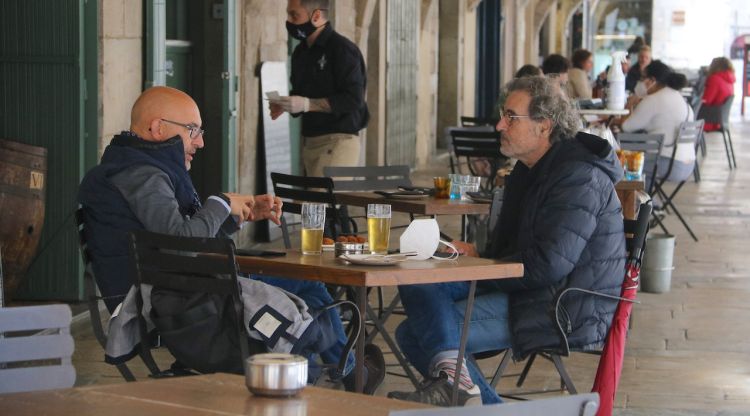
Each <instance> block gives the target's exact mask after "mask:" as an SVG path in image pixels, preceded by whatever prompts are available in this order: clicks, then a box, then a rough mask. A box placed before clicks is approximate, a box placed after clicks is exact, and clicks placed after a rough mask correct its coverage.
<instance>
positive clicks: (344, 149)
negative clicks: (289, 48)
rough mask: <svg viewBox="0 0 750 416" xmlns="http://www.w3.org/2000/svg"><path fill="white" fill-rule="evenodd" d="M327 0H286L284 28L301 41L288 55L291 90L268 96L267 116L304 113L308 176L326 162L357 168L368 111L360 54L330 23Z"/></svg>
mask: <svg viewBox="0 0 750 416" xmlns="http://www.w3.org/2000/svg"><path fill="white" fill-rule="evenodd" d="M328 7H329V0H288V3H287V9H286V12H287V22H286V28H287V31H288V32H289V35H290V36H292V37H294V38H296V39H299V40H300V41H301V42H300V44H299V45H298V46H297V47H296V48H295V49H294V52H293V53H292V75H291V83H292V91H291V93H290V94H291V95H290V96H289V97H279V99H278V100H271V101H270V104H271V118H272V119H274V120H275V119H276V118H278V117H279V116H280V115H281V114H282V113H283V112H288V113H290V114H291V115H292V116H295V117H296V116H299V115H300V114H302V136H303V140H304V149H303V153H302V159H303V162H304V164H305V171H306V172H307V175H308V176H323V167H325V166H356V165H358V162H359V152H360V148H361V141H360V137H359V131H360V130H362V129H363V128H364V127H365V126H367V121H368V120H369V118H370V113H369V112H368V111H367V103H365V88H366V86H367V78H366V73H365V62H364V59H363V58H362V53H361V52H360V51H359V49H358V48H357V46H356V45H355V44H354V43H352V42H351V41H350V40H349V39H347V38H345V37H343V36H341V35H340V34H338V33H336V31H334V30H333V28H332V27H331V24H330V22H329V21H328Z"/></svg>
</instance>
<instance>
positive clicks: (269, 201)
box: [249, 194, 284, 225]
mask: <svg viewBox="0 0 750 416" xmlns="http://www.w3.org/2000/svg"><path fill="white" fill-rule="evenodd" d="M282 205H284V204H283V203H282V202H281V199H280V198H279V197H276V196H273V195H268V194H266V195H256V196H255V204H254V205H253V206H252V212H251V214H250V218H249V220H250V221H259V220H271V222H273V223H274V224H277V225H278V224H281V207H282Z"/></svg>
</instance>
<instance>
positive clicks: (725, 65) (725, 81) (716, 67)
mask: <svg viewBox="0 0 750 416" xmlns="http://www.w3.org/2000/svg"><path fill="white" fill-rule="evenodd" d="M734 81H735V77H734V67H733V66H732V61H730V60H729V59H727V58H725V57H723V56H721V57H718V58H714V59H713V60H712V61H711V65H710V66H709V67H708V78H706V88H705V89H704V90H703V105H721V104H722V103H724V101H725V100H726V99H727V97H729V96H730V95H732V94H734ZM703 129H704V131H716V130H719V125H718V124H714V123H706V125H705V126H704V127H703Z"/></svg>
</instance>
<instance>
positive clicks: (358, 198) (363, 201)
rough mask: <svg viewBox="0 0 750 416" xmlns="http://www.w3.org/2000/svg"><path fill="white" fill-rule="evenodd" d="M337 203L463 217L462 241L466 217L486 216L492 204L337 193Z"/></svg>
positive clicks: (359, 193)
mask: <svg viewBox="0 0 750 416" xmlns="http://www.w3.org/2000/svg"><path fill="white" fill-rule="evenodd" d="M336 201H337V202H339V203H340V204H343V205H352V206H356V207H364V208H367V205H368V204H390V206H391V210H393V211H396V212H405V213H408V214H413V215H429V216H435V215H461V239H462V240H464V239H465V237H466V216H467V215H478V214H479V215H486V214H489V212H490V204H489V203H483V202H472V201H460V200H455V199H438V198H435V197H432V196H429V197H424V198H416V199H401V198H386V197H384V196H382V195H379V194H376V193H374V192H337V193H336Z"/></svg>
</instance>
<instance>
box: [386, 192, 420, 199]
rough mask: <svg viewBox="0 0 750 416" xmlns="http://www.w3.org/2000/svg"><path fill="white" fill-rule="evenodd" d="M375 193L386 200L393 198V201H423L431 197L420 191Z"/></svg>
mask: <svg viewBox="0 0 750 416" xmlns="http://www.w3.org/2000/svg"><path fill="white" fill-rule="evenodd" d="M375 193H376V194H378V195H382V196H384V197H386V198H393V199H422V198H427V197H428V196H430V195H429V194H426V193H424V192H420V191H397V192H387V191H375Z"/></svg>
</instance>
